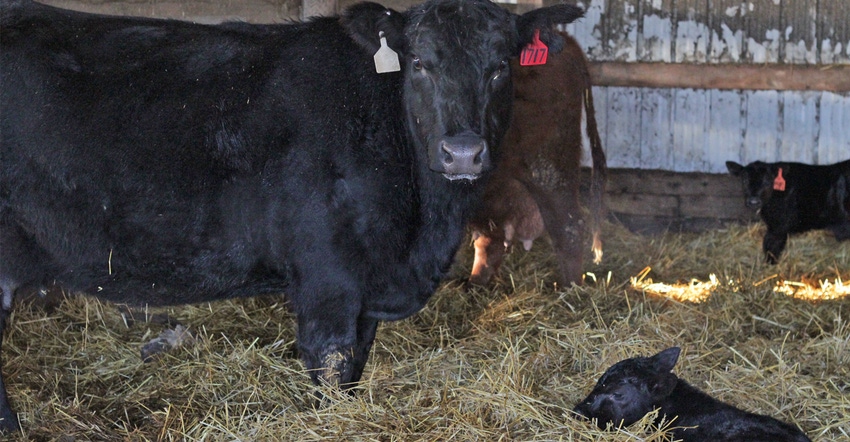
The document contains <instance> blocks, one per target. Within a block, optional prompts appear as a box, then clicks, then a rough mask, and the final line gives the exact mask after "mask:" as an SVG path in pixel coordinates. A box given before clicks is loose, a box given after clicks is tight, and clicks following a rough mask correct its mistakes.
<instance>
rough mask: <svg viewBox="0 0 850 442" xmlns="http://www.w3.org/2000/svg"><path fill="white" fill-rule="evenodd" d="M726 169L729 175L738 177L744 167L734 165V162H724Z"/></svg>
mask: <svg viewBox="0 0 850 442" xmlns="http://www.w3.org/2000/svg"><path fill="white" fill-rule="evenodd" d="M726 169H727V170H728V171H729V173H731V174H732V175H733V176H738V175H740V174H741V171H742V170H744V166H742V165H740V164H738V163H736V162H734V161H727V162H726Z"/></svg>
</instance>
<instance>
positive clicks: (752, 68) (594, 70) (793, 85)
mask: <svg viewBox="0 0 850 442" xmlns="http://www.w3.org/2000/svg"><path fill="white" fill-rule="evenodd" d="M590 75H591V80H592V82H593V84H594V85H597V86H624V87H648V88H691V89H735V90H776V91H830V92H848V91H850V65H825V66H810V65H787V64H783V65H780V64H767V65H739V64H735V65H732V64H685V63H623V62H594V63H590Z"/></svg>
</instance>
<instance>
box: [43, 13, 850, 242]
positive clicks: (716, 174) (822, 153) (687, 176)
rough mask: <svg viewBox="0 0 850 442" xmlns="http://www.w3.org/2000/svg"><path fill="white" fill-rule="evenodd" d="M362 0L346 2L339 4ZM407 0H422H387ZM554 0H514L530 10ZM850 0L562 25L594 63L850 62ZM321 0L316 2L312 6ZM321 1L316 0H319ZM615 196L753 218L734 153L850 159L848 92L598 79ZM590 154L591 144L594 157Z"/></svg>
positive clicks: (636, 225)
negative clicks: (732, 165)
mask: <svg viewBox="0 0 850 442" xmlns="http://www.w3.org/2000/svg"><path fill="white" fill-rule="evenodd" d="M329 1H331V0H243V1H227V2H220V1H216V0H44V2H46V3H49V4H53V5H56V6H60V7H65V8H70V9H76V10H83V11H88V12H99V13H107V14H119V15H142V16H154V17H171V18H179V19H184V20H191V21H197V22H219V21H223V20H232V19H239V20H245V21H251V22H283V21H287V20H292V19H297V18H299V17H300V16H301V15H302V14H303V12H304V11H305V10H307V11H311V10H313V9H312V8H313V7H314V6H315V7H317V8H319V9H321V10H324V9H328V8H329V6H328V2H329ZM355 1H356V0H338V1H337V6H336V8H337V10H339V9H341V8H344V7H346V6H348V5H350V4H352V3H354V2H355ZM378 1H379V2H381V3H383V4H385V5H387V6H390V7H393V8H396V9H399V10H403V9H406V8H407V7H409V6H410V5H412V4H415V3H418V2H417V1H412V0H378ZM554 1H555V0H504V1H503V2H504V3H511V4H507V5H505V6H506V7H508V8H510V9H513V10H515V11H517V12H522V11H525V10H527V9H531V8H534V7H537V6H540V5H546V4H550V3H552V2H554ZM846 2H847V0H754V1H751V2H746V1H741V0H590V1H589V2H588V1H583V2H578V4H579V5H580V6H583V7H585V8H586V10H587V13H586V16H585V18H583V19H582V20H580V21H578V22H576V23H574V24H570V25H568V26H566V29H567V31H568V32H570V33H571V34H572V35H574V36H575V37H576V39H577V40H578V41H579V43H580V44H581V45H582V47H583V48H584V50H585V52H586V53H587V54H588V58H589V59H590V60H591V61H594V62H607V61H624V62H630V63H637V62H640V63H646V62H649V63H653V62H657V63H688V64H697V65H699V64H730V63H731V64H750V65H759V66H763V65H767V66H770V65H774V66H776V65H786V66H787V65H790V66H796V65H806V66H809V65H817V66H819V65H825V67H828V65H830V64H833V65H834V64H838V65H850V20H847V14H848V9H847V6H845V4H846ZM313 3H315V4H313ZM319 9H316V10H319ZM593 91H594V97H595V101H596V112H597V115H596V117H597V120H598V122H599V129H600V131H601V134H600V135H601V137H602V139H603V145H604V146H605V150H606V152H607V156H608V164H609V166H610V167H611V168H612V170H611V173H610V175H609V182H608V194H607V199H608V206H609V209H610V212H611V214H612V215H613V217H615V218H617V219H618V220H620V221H622V222H623V223H624V224H626V225H628V226H629V227H631V228H633V229H636V230H643V231H656V230H659V229H665V228H672V229H683V230H701V229H703V228H708V227H713V226H716V225H717V224H718V223H724V222H729V221H751V220H753V219H754V217H753V216H754V215H753V213H752V212H751V211H748V210H746V209H745V208H744V207H743V202H742V197H741V190H740V188H739V183H738V182H737V180H735V179H733V178H732V177H730V176H728V175H726V174H725V172H726V170H725V166H724V163H725V161H727V160H734V161H738V162H743V163H746V162H750V161H754V160H757V159H761V160H766V161H779V160H783V161H802V162H806V163H812V164H827V163H833V162H837V161H840V160H844V159H847V158H850V92H847V91H842V92H826V91H818V90H809V91H777V90H759V91H756V90H716V89H666V88H636V87H605V86H596V87H594V90H593ZM588 156H589V155H588Z"/></svg>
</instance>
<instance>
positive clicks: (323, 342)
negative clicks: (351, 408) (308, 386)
mask: <svg viewBox="0 0 850 442" xmlns="http://www.w3.org/2000/svg"><path fill="white" fill-rule="evenodd" d="M334 313H337V314H334ZM356 322H357V316H356V314H354V315H348V314H346V312H326V311H321V312H308V313H301V314H299V315H298V351H299V352H300V354H301V360H302V361H303V362H304V365H305V366H306V367H307V370H308V372H309V373H310V378H311V379H312V380H313V383H315V384H316V385H323V384H327V385H331V386H344V385H346V384H350V383H351V382H352V380H353V375H354V349H355V345H356V333H357V329H356Z"/></svg>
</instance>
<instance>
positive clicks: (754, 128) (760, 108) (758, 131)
mask: <svg viewBox="0 0 850 442" xmlns="http://www.w3.org/2000/svg"><path fill="white" fill-rule="evenodd" d="M744 96H745V97H746V126H745V127H746V129H745V130H746V132H745V134H744V149H743V151H742V152H741V159H742V160H743V162H744V163H749V162H751V161H756V160H761V161H767V162H773V161H779V138H778V136H779V129H780V126H779V124H780V119H779V93H778V92H776V91H749V92H745V93H744Z"/></svg>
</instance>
